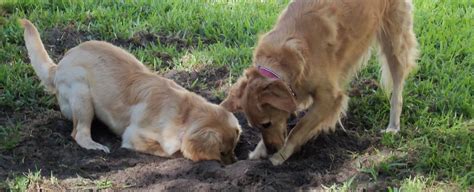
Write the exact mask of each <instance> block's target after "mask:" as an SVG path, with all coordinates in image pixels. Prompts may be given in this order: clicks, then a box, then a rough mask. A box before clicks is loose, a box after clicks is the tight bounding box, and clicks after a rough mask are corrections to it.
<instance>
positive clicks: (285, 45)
mask: <svg viewBox="0 0 474 192" xmlns="http://www.w3.org/2000/svg"><path fill="white" fill-rule="evenodd" d="M412 7H413V5H412V2H411V0H359V1H353V0H313V1H309V0H295V1H293V2H291V3H290V4H289V5H288V7H287V8H286V10H284V11H283V13H282V14H281V15H280V17H279V19H278V21H277V23H276V25H275V26H274V28H273V29H272V30H271V31H269V32H268V33H266V34H265V35H263V36H262V37H261V38H260V39H259V42H258V45H257V47H256V49H255V52H254V58H253V66H252V67H250V68H248V69H247V70H245V72H244V76H242V77H241V78H240V79H239V80H238V82H237V83H236V84H235V85H234V86H233V87H232V88H231V90H230V92H229V95H228V97H227V98H226V100H224V102H223V103H221V105H222V106H224V107H225V108H227V109H229V110H230V111H243V112H244V113H245V115H246V117H247V120H248V121H249V123H250V125H251V126H253V127H257V128H260V129H261V130H262V136H263V140H262V141H261V142H260V143H259V145H258V146H257V148H256V149H255V151H253V152H252V153H251V154H250V158H262V157H265V156H266V155H267V150H269V151H270V152H271V148H274V149H277V150H278V152H277V153H276V154H274V155H273V156H272V157H271V158H270V160H271V161H272V163H273V164H274V165H278V164H281V163H283V162H284V161H285V160H286V159H287V158H289V157H290V156H291V155H292V154H293V153H294V152H295V151H296V150H298V149H299V148H300V147H301V146H302V145H303V144H305V143H306V142H307V141H308V140H309V139H311V138H313V137H315V136H317V135H318V134H320V133H321V132H326V131H331V130H334V127H335V124H336V122H337V121H338V120H339V119H340V118H341V116H342V115H343V114H344V112H345V110H346V108H347V103H348V97H347V95H346V93H345V91H344V88H345V86H346V85H347V83H348V82H349V81H350V79H351V77H352V76H354V74H355V73H356V72H357V71H358V70H359V68H360V67H361V65H362V64H363V63H364V61H366V60H367V58H368V57H369V54H370V52H369V51H370V46H371V45H372V44H373V43H374V42H377V43H378V45H379V47H380V53H381V54H380V58H381V61H382V82H383V83H384V85H385V87H386V88H387V90H389V91H392V87H393V92H392V98H391V110H390V121H389V125H388V127H387V129H386V131H388V132H397V131H398V130H399V128H400V114H401V109H402V90H403V83H404V80H405V78H406V76H407V74H408V73H409V72H410V71H411V69H412V68H413V67H414V66H415V65H416V63H415V60H416V58H417V53H418V51H417V42H416V37H415V35H414V33H413V18H412ZM257 66H264V67H266V68H269V69H271V70H272V71H273V72H275V73H276V74H278V75H279V76H280V79H271V78H267V77H265V76H263V75H261V74H260V72H259V71H258V69H257ZM392 85H393V86H392ZM292 92H294V93H295V94H296V96H295V97H294V96H292V94H291V93H292ZM302 109H308V112H307V114H306V115H305V116H304V117H303V118H302V119H301V120H300V121H299V122H298V124H297V125H296V126H295V128H294V129H293V130H292V131H291V132H290V133H289V134H288V136H287V135H286V120H287V118H288V117H289V115H290V114H291V113H293V112H295V111H298V110H302ZM267 148H268V149H267Z"/></svg>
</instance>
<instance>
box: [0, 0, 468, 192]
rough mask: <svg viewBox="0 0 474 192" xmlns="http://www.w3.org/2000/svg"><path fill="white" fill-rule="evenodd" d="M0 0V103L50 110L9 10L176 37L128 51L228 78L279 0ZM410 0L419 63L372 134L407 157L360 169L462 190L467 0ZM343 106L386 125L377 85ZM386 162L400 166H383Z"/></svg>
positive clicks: (60, 22) (360, 118) (371, 69)
mask: <svg viewBox="0 0 474 192" xmlns="http://www.w3.org/2000/svg"><path fill="white" fill-rule="evenodd" d="M1 2H2V3H1V5H0V47H1V49H0V107H2V109H3V108H5V109H8V110H17V111H21V110H24V109H34V110H41V109H42V108H50V107H52V106H54V105H55V100H54V98H53V97H51V96H49V95H48V94H46V93H45V92H44V91H43V90H42V88H41V86H40V85H39V83H38V80H37V78H36V77H35V75H34V73H33V71H32V68H31V67H30V65H28V59H26V52H25V48H24V44H23V40H22V30H21V29H20V27H19V26H18V25H17V23H16V19H18V18H24V17H26V18H28V19H30V20H31V21H32V22H33V23H35V25H37V27H38V28H39V30H40V32H41V33H44V31H46V30H47V29H52V28H54V27H58V28H64V27H65V26H67V25H72V24H73V25H72V26H73V27H74V29H75V30H77V31H82V32H87V34H90V35H91V36H92V37H93V38H94V39H99V40H106V41H113V40H115V39H129V38H131V37H132V36H133V35H134V34H135V33H137V32H141V31H146V32H149V33H160V34H166V35H170V36H174V37H179V38H182V39H184V40H185V41H186V42H187V43H189V44H192V49H183V50H177V48H176V45H173V44H160V43H156V44H150V45H147V46H145V47H142V48H133V49H130V51H131V52H132V53H133V54H134V55H136V56H137V57H138V58H139V59H140V60H142V61H144V63H145V64H147V65H149V66H150V68H152V69H154V70H164V69H163V61H161V60H160V59H159V58H156V57H154V56H153V54H152V53H155V52H163V53H166V54H168V55H170V57H171V58H172V61H171V68H174V69H184V70H187V69H191V68H194V67H198V66H202V65H211V66H216V67H219V66H226V67H228V68H230V69H231V74H232V78H233V79H234V80H235V78H237V77H238V76H239V75H240V73H241V72H242V70H243V69H244V68H246V67H247V66H249V65H250V64H251V57H252V50H253V47H254V45H255V43H256V40H257V39H258V35H259V34H261V33H263V32H265V31H267V30H269V29H270V28H271V27H272V25H273V23H274V21H275V19H276V18H277V16H278V13H279V12H280V10H282V9H283V8H284V7H285V6H286V2H287V1H267V2H260V1H258V2H257V1H242V2H239V1H229V2H227V1H198V2H195V3H190V2H189V1H177V0H162V1H159V3H152V2H154V1H151V0H149V1H134V2H132V1H120V2H116V1H100V2H98V1H91V0H86V1H68V0H57V1H33V0H18V1H15V0H6V1H5V0H3V1H1ZM71 2H74V3H71ZM206 2H207V3H206ZM414 3H415V31H416V34H417V37H418V41H419V43H420V50H421V57H420V60H419V62H418V65H419V67H418V69H417V72H416V73H414V74H413V75H411V76H410V78H409V79H408V81H407V84H406V87H405V88H406V89H405V92H404V111H403V114H402V131H401V133H400V134H398V135H383V136H382V141H381V143H382V145H383V146H385V147H389V148H390V149H392V150H397V151H402V152H406V153H407V154H408V156H407V157H404V158H400V159H392V160H391V161H390V162H385V164H382V165H380V166H378V167H374V168H373V169H374V170H367V171H368V172H370V174H371V175H375V176H376V175H377V173H380V172H390V171H394V172H397V171H403V170H408V171H410V172H412V173H414V174H417V175H423V176H424V178H426V179H427V180H423V179H422V180H420V179H419V178H421V177H417V178H415V179H413V178H412V179H411V180H410V178H405V179H403V178H401V180H400V181H399V182H398V184H399V185H402V186H407V187H410V189H412V188H411V187H414V189H418V188H417V187H420V186H421V187H422V188H423V187H425V188H426V187H427V186H426V185H425V184H428V185H429V183H427V182H426V181H443V182H448V183H454V184H456V185H459V186H461V187H462V188H465V189H466V188H468V187H472V186H473V185H474V167H473V166H472V165H473V164H474V162H473V159H474V157H473V151H474V150H473V148H474V143H473V141H474V136H473V131H474V121H473V120H472V119H473V116H474V107H473V106H474V103H473V101H474V98H473V92H474V75H473V74H474V28H473V26H474V9H473V7H474V3H473V2H472V1H470V0H433V1H414ZM42 35H45V34H42ZM55 59H58V58H55ZM378 71H379V67H378V64H377V62H376V61H375V60H371V62H370V63H369V65H368V66H367V68H365V69H364V70H363V71H362V72H361V74H360V75H359V77H358V79H378V77H379V74H378ZM350 111H351V113H352V114H353V116H352V117H353V118H355V119H353V120H354V122H355V123H356V126H358V127H364V128H365V129H366V130H368V133H367V134H370V135H375V134H376V133H377V132H378V131H379V130H381V129H383V128H385V126H386V125H387V123H388V115H389V113H388V112H389V102H388V99H387V97H386V95H385V94H384V93H383V92H382V91H381V90H377V92H375V93H370V94H366V95H364V96H363V97H353V98H352V99H351V102H350ZM0 128H1V130H3V132H2V131H0V135H1V134H15V132H16V131H21V130H20V129H19V128H18V127H16V126H9V125H0ZM7 129H8V130H7ZM5 130H7V131H5ZM0 144H1V145H3V146H6V145H7V144H4V143H0ZM8 145H13V146H14V144H11V143H10V144H8ZM392 162H396V163H398V164H403V165H406V166H402V167H398V166H390V164H391V163H392ZM377 178H379V177H377ZM407 179H408V180H407ZM351 182H352V181H351ZM410 182H411V183H410ZM420 183H421V184H420ZM344 187H345V186H344ZM428 187H429V186H428Z"/></svg>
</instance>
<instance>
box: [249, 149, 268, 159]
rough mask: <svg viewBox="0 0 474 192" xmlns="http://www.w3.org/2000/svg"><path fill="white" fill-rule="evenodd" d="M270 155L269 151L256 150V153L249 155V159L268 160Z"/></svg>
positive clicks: (252, 152)
mask: <svg viewBox="0 0 474 192" xmlns="http://www.w3.org/2000/svg"><path fill="white" fill-rule="evenodd" d="M267 156H268V154H267V151H266V150H265V149H263V150H262V149H261V148H260V149H259V148H257V149H255V150H254V151H251V152H250V153H249V159H251V160H255V159H264V158H267Z"/></svg>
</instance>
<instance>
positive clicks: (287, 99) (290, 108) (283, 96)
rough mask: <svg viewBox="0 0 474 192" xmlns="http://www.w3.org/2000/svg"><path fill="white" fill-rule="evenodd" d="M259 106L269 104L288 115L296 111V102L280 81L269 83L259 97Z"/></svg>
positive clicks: (287, 88) (288, 89)
mask: <svg viewBox="0 0 474 192" xmlns="http://www.w3.org/2000/svg"><path fill="white" fill-rule="evenodd" d="M260 103H261V104H269V105H271V106H273V107H275V108H277V109H280V110H283V111H286V112H288V113H291V112H294V111H296V107H297V104H296V100H295V98H294V97H293V95H292V92H291V90H290V88H289V87H288V86H287V85H285V83H284V82H283V81H282V80H273V81H271V82H270V83H269V84H268V86H267V87H266V88H265V90H264V91H263V92H262V93H261V95H260Z"/></svg>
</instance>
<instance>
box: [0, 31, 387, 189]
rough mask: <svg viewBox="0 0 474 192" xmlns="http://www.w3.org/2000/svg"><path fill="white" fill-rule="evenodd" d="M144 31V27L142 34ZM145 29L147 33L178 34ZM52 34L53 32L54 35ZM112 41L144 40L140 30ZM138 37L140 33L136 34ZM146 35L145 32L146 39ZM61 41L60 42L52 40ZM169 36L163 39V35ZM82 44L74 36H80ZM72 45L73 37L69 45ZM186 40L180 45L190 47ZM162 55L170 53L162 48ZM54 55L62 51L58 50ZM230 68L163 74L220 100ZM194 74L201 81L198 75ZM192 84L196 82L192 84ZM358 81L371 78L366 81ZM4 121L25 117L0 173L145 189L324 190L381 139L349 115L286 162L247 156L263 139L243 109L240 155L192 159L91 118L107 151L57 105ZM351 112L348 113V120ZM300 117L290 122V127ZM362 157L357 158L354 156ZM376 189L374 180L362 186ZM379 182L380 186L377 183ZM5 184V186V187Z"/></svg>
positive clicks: (43, 182)
mask: <svg viewBox="0 0 474 192" xmlns="http://www.w3.org/2000/svg"><path fill="white" fill-rule="evenodd" d="M52 31H53V32H54V33H51V34H53V35H54V34H55V33H58V34H56V35H55V37H59V36H60V35H62V36H61V37H64V34H62V33H61V31H65V29H61V30H52ZM75 34H76V36H75V37H69V38H76V39H65V40H64V39H59V40H60V41H59V43H60V42H63V41H64V42H78V41H83V40H87V38H85V35H86V34H82V33H80V32H75ZM139 35H140V34H139ZM145 37H146V38H148V40H150V41H172V42H171V43H178V44H179V43H180V42H181V41H179V40H173V39H171V40H170V39H169V38H160V37H158V38H156V36H150V35H149V34H148V35H146V34H145ZM50 38H52V40H49V39H50ZM133 38H134V39H131V40H118V41H116V42H115V43H116V44H117V45H121V44H123V43H131V44H133V43H137V45H139V44H141V41H142V39H140V36H138V37H133ZM137 38H138V40H136V39H137ZM57 40H58V38H53V37H46V41H45V44H46V46H47V47H49V48H50V50H51V52H52V53H53V57H54V56H55V55H56V56H57V55H61V54H62V53H63V52H64V50H65V49H67V48H70V47H64V46H62V44H58V41H57ZM145 40H147V39H145ZM55 43H56V44H55ZM165 43H166V42H165ZM76 45H77V44H76ZM71 46H72V45H71ZM186 46H187V45H182V47H184V48H186ZM160 55H165V54H160ZM55 59H57V58H55ZM228 73H229V72H228V70H227V69H226V68H212V67H204V68H202V69H200V70H197V71H173V70H171V71H168V72H167V73H166V74H163V75H164V76H166V77H168V78H171V79H174V80H175V81H177V82H178V83H179V84H181V85H183V86H184V87H186V88H188V89H190V90H191V91H194V92H197V93H198V94H200V95H202V96H204V97H206V98H207V99H208V100H209V101H211V102H215V103H219V102H220V100H219V98H218V97H216V96H215V95H216V94H214V93H212V92H211V91H208V90H209V87H212V88H219V87H222V86H224V83H223V80H225V79H226V78H227V77H228V75H229V74H228ZM196 82H197V83H196ZM191 84H192V86H191ZM360 86H371V84H370V82H369V83H362V84H360ZM0 113H3V114H0V117H4V118H0V123H1V124H4V123H5V122H6V121H7V117H8V119H22V120H23V121H22V122H23V127H22V139H21V141H20V143H19V144H18V145H16V147H13V148H11V149H8V150H3V151H2V150H0V180H6V179H7V178H8V179H11V178H14V177H15V176H19V175H22V174H23V173H25V172H26V173H28V172H35V171H38V170H41V171H40V173H41V175H42V178H43V179H39V180H36V181H32V182H30V185H29V189H30V190H38V189H44V190H52V191H63V190H66V189H67V190H73V191H74V190H90V189H92V190H94V189H104V190H120V191H121V190H131V191H136V190H143V191H183V190H185V191H186V190H191V189H192V190H193V191H293V190H295V189H303V190H305V189H316V190H318V189H319V190H322V189H324V186H330V185H332V184H334V183H340V182H343V181H346V180H348V179H350V178H353V177H355V176H358V177H360V174H359V171H358V170H359V169H358V166H356V165H355V164H360V163H361V162H363V161H365V160H366V159H365V160H364V159H362V160H361V159H360V158H359V159H355V158H353V156H354V155H353V154H364V153H367V152H368V151H371V149H372V148H373V146H374V145H375V144H377V143H378V137H377V136H376V135H369V136H367V134H364V129H363V128H361V127H351V122H349V121H347V120H345V121H343V124H344V125H345V130H343V129H341V128H337V129H336V132H334V133H330V134H324V135H321V136H319V137H318V138H317V139H314V140H312V141H310V142H309V143H307V144H306V145H305V146H304V147H303V148H302V150H301V151H300V152H298V153H296V154H294V155H293V156H292V157H291V158H290V159H289V160H288V161H287V162H286V163H284V164H283V165H281V166H276V167H275V166H272V165H271V163H270V161H268V160H247V158H248V153H249V151H250V150H253V148H254V147H255V146H256V144H257V143H258V141H259V132H258V130H256V129H252V128H251V127H248V126H247V122H246V120H245V118H244V117H243V115H242V114H236V115H237V117H238V119H239V122H240V124H241V125H242V128H243V133H242V136H241V140H240V142H239V143H238V145H237V148H236V155H237V156H238V159H239V161H237V162H236V163H234V164H231V165H227V166H224V165H221V164H219V163H218V162H215V161H204V162H197V163H195V162H192V161H190V160H187V159H184V158H174V159H167V158H161V157H156V156H151V155H146V154H141V153H136V152H133V151H129V150H126V149H122V148H120V142H121V141H120V138H119V137H117V136H115V135H113V134H112V133H110V132H108V131H107V128H106V126H105V125H103V124H101V123H100V122H95V123H94V124H93V126H92V127H93V133H92V135H93V139H94V140H95V141H98V142H99V143H102V144H105V145H106V146H108V147H109V148H110V149H111V153H110V154H105V153H102V152H98V151H88V150H85V149H82V148H80V147H79V146H78V145H77V144H76V143H75V142H74V140H73V139H72V138H71V136H70V133H71V130H72V123H71V122H70V121H68V120H66V119H65V118H64V117H62V116H61V114H60V112H59V111H58V110H57V109H48V110H42V112H41V113H39V114H38V112H37V111H21V112H13V111H1V112H0ZM350 116H351V115H350V113H349V117H348V118H346V119H349V120H350ZM296 121H297V119H291V120H290V121H289V122H288V125H289V127H290V128H291V127H292V126H294V124H295V123H296ZM356 161H358V163H356ZM360 187H361V189H362V188H366V189H369V190H370V189H376V188H377V186H369V185H364V186H360ZM378 187H380V186H378ZM0 191H1V189H0Z"/></svg>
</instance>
